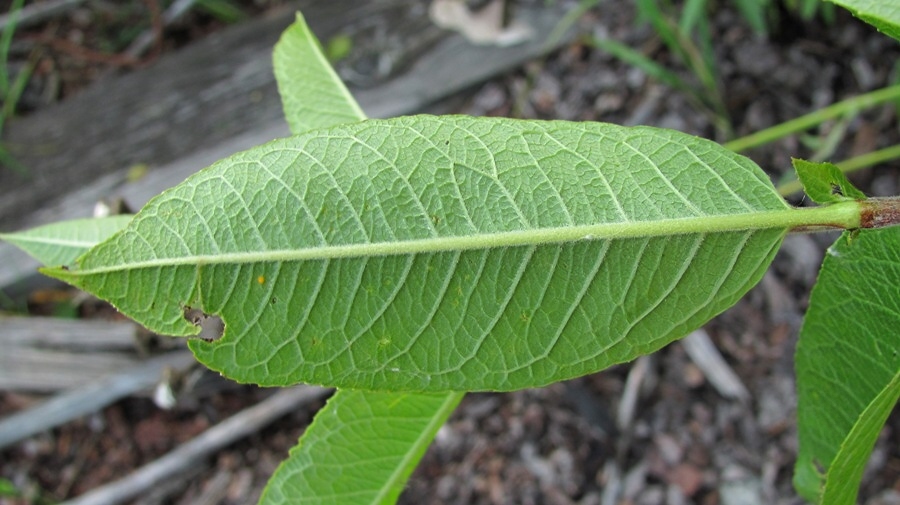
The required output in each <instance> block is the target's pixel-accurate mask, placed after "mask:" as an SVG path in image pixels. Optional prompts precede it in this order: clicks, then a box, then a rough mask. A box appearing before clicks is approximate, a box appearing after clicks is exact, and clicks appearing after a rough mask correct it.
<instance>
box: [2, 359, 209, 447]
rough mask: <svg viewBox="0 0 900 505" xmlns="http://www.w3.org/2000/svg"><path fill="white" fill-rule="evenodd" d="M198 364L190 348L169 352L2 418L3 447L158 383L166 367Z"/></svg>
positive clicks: (176, 367) (177, 367)
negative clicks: (195, 362) (188, 349)
mask: <svg viewBox="0 0 900 505" xmlns="http://www.w3.org/2000/svg"><path fill="white" fill-rule="evenodd" d="M192 363H194V355H193V354H191V353H190V352H189V351H177V352H173V353H167V354H163V355H160V356H157V357H155V358H152V359H149V360H147V361H145V362H142V363H140V364H135V365H134V366H129V367H127V368H124V369H122V370H120V371H118V372H117V373H113V374H107V375H104V376H102V377H99V378H97V379H96V380H94V381H92V382H90V383H87V384H84V385H82V386H80V387H78V388H76V389H74V390H72V391H69V392H66V393H60V394H58V395H56V396H54V397H53V398H52V399H51V400H48V401H46V402H44V403H42V404H40V405H37V406H35V407H32V408H30V409H28V410H25V411H23V412H18V413H16V414H12V415H10V416H7V417H4V418H3V419H2V420H0V449H3V448H4V447H7V446H9V445H12V444H14V443H16V442H18V441H19V440H22V439H24V438H27V437H30V436H31V435H34V434H36V433H40V432H42V431H44V430H47V429H50V428H52V427H54V426H58V425H60V424H63V423H66V422H68V421H70V420H72V419H75V418H78V417H81V416H83V415H86V414H90V413H91V412H96V411H97V410H99V409H102V408H103V407H105V406H107V405H109V404H111V403H113V402H115V401H116V400H118V399H120V398H124V397H126V396H129V395H131V394H134V393H136V392H138V391H141V390H144V389H148V388H150V387H152V386H153V385H154V384H156V383H157V382H158V381H159V380H160V377H161V375H162V372H163V370H164V369H165V368H167V367H171V368H175V369H180V368H184V367H187V366H190V365H191V364H192Z"/></svg>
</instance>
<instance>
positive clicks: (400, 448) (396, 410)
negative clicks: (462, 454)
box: [261, 390, 463, 505]
mask: <svg viewBox="0 0 900 505" xmlns="http://www.w3.org/2000/svg"><path fill="white" fill-rule="evenodd" d="M462 397H463V394H462V393H450V394H435V395H427V394H403V393H378V392H372V391H365V392H363V391H348V390H341V391H340V392H339V393H338V394H336V395H335V396H334V397H332V398H331V400H329V401H328V404H327V405H326V406H325V407H324V408H323V409H322V410H320V411H319V413H318V414H317V415H316V418H315V420H314V421H313V424H311V425H310V427H309V428H308V429H307V431H306V433H305V434H304V435H303V437H302V438H301V439H300V443H299V444H298V446H297V447H295V448H294V449H292V450H291V453H290V456H289V458H288V459H287V460H285V461H284V462H283V463H282V464H281V466H279V467H278V470H276V472H275V475H273V476H272V479H271V480H270V481H269V484H268V485H267V486H266V490H265V493H264V494H263V497H262V499H261V503H265V504H267V505H268V504H272V505H280V504H287V503H298V500H299V499H300V498H301V497H303V498H304V499H306V500H307V501H310V502H313V501H314V502H315V503H321V504H329V503H333V504H336V505H337V504H347V503H366V504H376V503H378V504H380V503H384V504H388V503H394V502H395V501H396V500H397V497H398V496H399V495H400V493H401V492H402V491H403V488H404V487H405V483H406V481H407V480H408V478H409V475H410V474H411V473H412V471H413V470H414V469H415V466H416V463H417V462H418V461H419V459H420V458H421V457H422V454H424V453H425V450H426V449H427V448H428V445H429V444H430V442H431V440H432V439H433V438H434V435H435V434H436V433H437V431H438V429H440V427H441V426H442V425H443V424H444V422H445V421H446V420H447V417H448V416H449V415H450V414H451V413H452V412H453V409H454V408H455V407H456V405H457V404H458V403H459V401H460V400H461V399H462ZM312 497H315V498H312Z"/></svg>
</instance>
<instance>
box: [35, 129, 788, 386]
mask: <svg viewBox="0 0 900 505" xmlns="http://www.w3.org/2000/svg"><path fill="white" fill-rule="evenodd" d="M803 214H804V211H801V210H794V209H791V208H790V207H789V206H788V205H787V204H786V203H785V202H784V200H782V199H781V197H779V196H778V194H777V193H776V192H775V190H774V187H773V186H772V185H771V183H770V182H769V180H768V178H767V176H766V175H765V174H764V173H763V172H762V171H761V170H760V169H759V167H757V166H755V165H754V164H752V162H750V161H749V160H748V159H747V158H744V157H742V156H739V155H736V154H734V153H731V152H730V151H727V150H725V149H724V148H722V147H721V146H719V145H717V144H715V143H713V142H710V141H706V140H703V139H699V138H697V137H692V136H689V135H685V134H681V133H678V132H675V131H670V130H660V129H654V128H647V127H637V128H625V127H621V126H616V125H609V124H603V123H568V122H541V121H517V120H508V119H492V118H470V117H433V116H415V117H407V118H396V119H391V120H370V121H365V122H362V123H355V124H351V125H346V126H338V127H334V128H330V129H327V130H316V131H313V132H309V133H307V134H303V135H298V136H295V137H291V138H289V139H283V140H278V141H275V142H272V143H269V144H266V145H263V146H260V147H257V148H254V149H251V150H249V151H246V152H243V153H239V154H236V155H234V156H232V157H230V158H227V159H225V160H223V161H221V162H219V163H217V164H216V165H214V166H213V167H211V168H209V169H207V170H203V171H201V172H200V173H198V174H196V175H194V176H192V177H191V178H189V179H188V180H187V181H185V182H184V183H182V184H181V185H179V186H177V187H176V188H173V189H172V190H169V191H167V192H165V193H163V194H162V195H160V196H158V197H157V198H155V199H154V200H152V201H151V202H150V203H148V204H147V206H145V207H144V209H142V211H141V212H140V214H139V215H138V217H136V218H135V220H134V221H133V222H132V224H131V225H129V226H128V227H127V228H126V229H125V230H123V231H122V232H121V233H120V234H118V235H116V236H115V237H114V238H113V239H112V240H110V241H107V242H105V243H103V244H101V245H100V246H98V247H96V248H94V249H93V250H91V251H90V252H89V253H88V254H87V255H85V256H84V257H82V258H81V259H80V262H79V264H78V266H77V267H76V268H72V269H70V270H68V271H59V270H57V271H54V272H52V273H53V274H54V275H56V276H58V277H59V278H61V279H63V280H66V281H68V282H71V283H74V284H76V285H78V286H79V287H82V288H84V289H86V290H88V291H90V292H93V293H95V294H97V295H98V296H100V297H102V298H105V299H108V300H110V301H111V302H113V304H114V305H116V306H117V307H118V308H119V309H120V310H122V311H123V312H125V313H126V314H128V315H130V316H131V317H133V318H135V319H136V320H138V321H139V322H141V323H142V324H144V325H146V326H148V327H149V328H151V329H153V330H154V331H158V332H161V333H165V334H174V335H191V334H195V333H196V328H194V327H193V326H192V325H191V324H190V323H189V322H187V321H185V320H184V318H183V310H184V307H185V306H190V307H193V308H199V309H202V310H203V311H204V312H206V313H207V314H217V315H219V316H221V317H222V318H223V320H224V321H225V324H226V331H225V335H224V336H223V337H222V338H221V339H219V340H218V341H216V342H214V343H206V342H202V341H197V340H194V341H192V342H191V348H192V349H193V351H194V352H195V354H196V355H197V356H198V358H199V359H200V360H201V361H203V362H204V363H206V364H207V365H208V366H210V367H212V368H214V369H216V370H218V371H220V372H222V373H224V374H225V375H227V376H230V377H233V378H236V379H237V380H240V381H244V382H254V383H261V384H268V385H284V384H292V383H296V382H309V383H316V384H325V385H333V386H338V387H348V388H351V389H369V390H399V391H466V390H509V389H519V388H526V387H534V386H540V385H544V384H547V383H550V382H554V381H559V380H564V379H567V378H571V377H575V376H579V375H584V374H587V373H592V372H595V371H597V370H600V369H603V368H606V367H608V366H611V365H613V364H615V363H620V362H623V361H628V360H631V359H634V358H635V357H637V356H639V355H642V354H646V353H650V352H653V351H655V350H657V349H659V348H661V347H662V346H664V345H666V344H668V343H669V342H671V341H672V340H674V339H676V338H680V337H682V336H684V335H685V334H687V333H688V332H690V331H691V330H693V329H695V328H697V327H698V326H700V325H702V324H703V323H705V322H706V321H708V320H709V319H710V318H712V317H713V316H715V315H716V314H718V313H720V312H721V311H723V310H725V309H726V308H728V307H729V306H731V305H732V304H733V303H735V302H736V301H737V300H738V299H739V298H740V297H741V296H742V295H743V294H744V293H745V292H746V291H747V290H748V289H749V288H750V287H751V286H753V285H754V284H755V283H756V282H757V281H758V280H759V278H760V277H761V276H762V274H763V273H764V271H765V270H766V268H767V267H768V264H769V263H770V262H771V259H772V257H773V256H774V253H775V251H776V250H777V248H778V246H779V245H780V243H781V240H782V238H783V237H784V234H785V233H786V232H787V230H788V228H789V226H786V225H785V223H786V221H785V220H786V219H790V218H792V217H793V216H799V215H803ZM757 216H759V217H760V219H759V221H758V222H759V226H750V225H749V224H748V223H749V222H750V221H752V220H754V219H755V218H756V217H757ZM735 217H740V218H741V219H744V220H746V221H745V224H743V225H738V224H737V221H732V220H733V219H734V218H735ZM731 222H734V223H735V224H734V225H733V226H732V225H728V226H724V227H719V228H717V229H716V231H710V226H712V225H713V224H717V223H731ZM690 227H693V228H690ZM691 229H692V230H693V231H689V230H691Z"/></svg>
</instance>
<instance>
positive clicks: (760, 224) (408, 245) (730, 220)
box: [67, 202, 859, 276]
mask: <svg viewBox="0 0 900 505" xmlns="http://www.w3.org/2000/svg"><path fill="white" fill-rule="evenodd" d="M812 226H836V227H843V228H854V227H858V226H859V203H858V202H842V203H839V204H834V205H830V206H828V207H814V208H804V209H795V208H789V207H786V208H785V209H781V210H770V211H760V212H752V213H744V214H733V215H720V216H696V217H687V218H675V219H660V220H655V221H637V222H635V221H631V222H619V223H601V224H590V225H579V226H559V227H550V228H539V229H529V230H515V231H506V232H497V233H481V234H475V235H466V236H450V237H431V238H424V239H414V240H400V241H393V242H369V243H357V244H344V245H325V246H317V247H304V248H298V249H277V250H267V251H242V252H233V253H217V254H200V255H197V254H194V255H186V256H180V257H168V258H157V259H151V260H144V261H135V262H127V263H117V264H112V265H101V266H96V267H87V268H82V269H77V268H73V269H72V270H70V271H69V272H67V274H68V275H80V276H84V275H94V274H103V273H112V272H119V271H125V270H136V269H142V268H154V267H171V266H181V265H212V264H250V263H264V262H288V261H309V260H330V259H342V258H359V257H372V256H399V255H410V254H425V253H440V252H447V251H467V250H478V249H492V248H500V247H516V246H540V245H548V244H560V243H566V242H576V241H581V240H599V239H624V238H646V237H666V236H674V235H683V234H688V233H703V234H706V233H721V232H733V231H747V230H761V229H783V230H785V232H787V231H788V230H790V229H792V228H797V227H812Z"/></svg>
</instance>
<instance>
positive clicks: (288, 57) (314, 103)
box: [273, 12, 366, 133]
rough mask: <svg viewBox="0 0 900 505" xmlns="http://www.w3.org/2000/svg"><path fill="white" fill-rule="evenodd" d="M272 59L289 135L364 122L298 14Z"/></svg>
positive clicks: (360, 111)
mask: <svg viewBox="0 0 900 505" xmlns="http://www.w3.org/2000/svg"><path fill="white" fill-rule="evenodd" d="M273 59H274V68H275V78H276V80H277V82H278V93H279V94H280V95H281V102H282V103H283V105H284V116H285V119H287V122H288V125H290V127H291V131H292V132H294V133H305V132H307V131H309V130H313V129H316V128H325V127H328V126H334V125H338V124H343V123H351V122H355V121H360V120H362V119H365V117H366V116H365V114H364V113H363V111H362V109H360V108H359V105H358V104H357V103H356V100H354V99H353V97H352V96H351V95H350V93H349V92H348V91H347V88H346V87H344V85H343V83H342V82H341V80H340V79H339V78H338V76H337V74H336V73H335V71H334V69H333V68H332V67H331V65H330V64H329V63H328V58H326V57H325V54H324V53H323V52H322V48H321V46H320V45H319V41H318V40H317V39H316V37H315V35H313V33H312V31H311V30H310V29H309V26H307V24H306V22H305V21H304V19H303V15H302V14H300V13H299V12H298V13H297V21H296V22H295V23H293V24H292V25H291V26H290V27H288V29H287V30H285V32H284V33H283V34H282V35H281V39H280V40H279V41H278V44H276V45H275V52H274V56H273ZM310 91H312V92H310Z"/></svg>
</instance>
